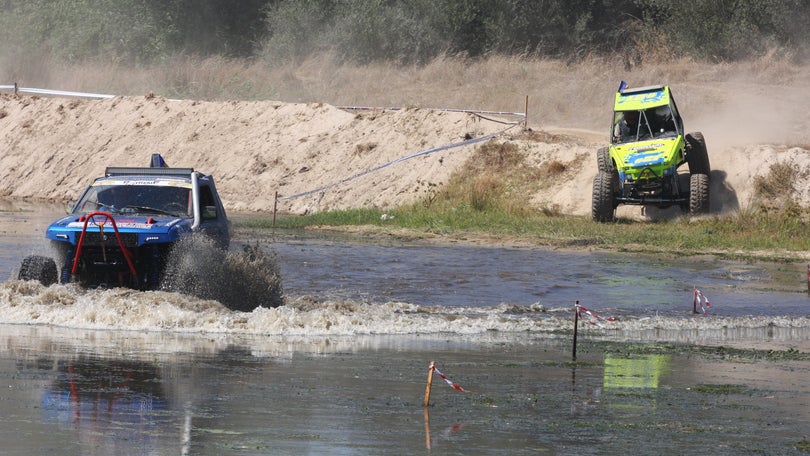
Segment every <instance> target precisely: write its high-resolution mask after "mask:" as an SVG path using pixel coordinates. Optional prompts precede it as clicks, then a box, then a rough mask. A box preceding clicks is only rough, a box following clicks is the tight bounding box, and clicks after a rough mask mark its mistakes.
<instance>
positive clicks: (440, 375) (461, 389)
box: [433, 365, 471, 393]
mask: <svg viewBox="0 0 810 456" xmlns="http://www.w3.org/2000/svg"><path fill="white" fill-rule="evenodd" d="M433 372H436V373H437V374H439V377H441V378H442V380H444V381H445V382H447V384H448V385H450V387H451V388H453V389H456V390H458V391H461V392H462V393H470V392H471V391H467V390H465V389H464V388H462V387H461V386H459V385H458V384H457V383H453V382H452V381H451V380H450V379H449V378H447V376H445V375H444V374H442V373H441V371H439V369H438V368H437V367H436V366H435V365H434V366H433Z"/></svg>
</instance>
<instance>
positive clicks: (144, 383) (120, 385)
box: [41, 356, 172, 454]
mask: <svg viewBox="0 0 810 456" xmlns="http://www.w3.org/2000/svg"><path fill="white" fill-rule="evenodd" d="M41 407H42V412H43V415H44V416H43V420H44V421H45V422H46V423H47V422H53V423H56V424H58V425H59V426H61V427H64V428H69V429H70V430H73V431H75V432H76V434H78V440H79V441H80V442H82V443H83V444H84V445H88V446H89V447H103V448H107V449H112V450H114V452H113V453H114V454H123V453H126V452H128V451H131V450H132V449H133V448H138V449H155V448H158V447H160V444H159V442H158V437H159V436H160V434H161V431H162V429H163V428H165V427H167V426H171V425H172V419H171V417H170V415H169V414H167V412H169V411H170V410H171V407H170V405H169V402H168V399H167V397H166V393H165V391H164V390H163V387H162V380H161V379H160V372H159V368H158V367H157V366H156V365H155V364H153V363H146V362H140V361H127V360H108V359H100V358H92V357H87V356H81V357H79V358H78V359H75V360H59V361H57V362H56V379H55V380H54V381H53V383H52V384H51V385H50V386H49V387H46V388H45V390H44V391H43V394H42V404H41ZM122 445H123V446H124V448H119V447H120V446H122Z"/></svg>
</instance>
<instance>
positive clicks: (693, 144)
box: [686, 132, 712, 175]
mask: <svg viewBox="0 0 810 456" xmlns="http://www.w3.org/2000/svg"><path fill="white" fill-rule="evenodd" d="M686 162H687V163H688V164H689V173H690V174H706V175H709V173H711V171H712V168H711V166H710V165H709V152H708V150H707V149H706V140H705V139H704V138H703V133H700V132H694V133H688V134H687V135H686Z"/></svg>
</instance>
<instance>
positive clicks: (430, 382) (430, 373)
mask: <svg viewBox="0 0 810 456" xmlns="http://www.w3.org/2000/svg"><path fill="white" fill-rule="evenodd" d="M435 369H436V365H435V364H434V362H433V361H431V362H430V367H428V378H427V387H426V388H425V407H427V406H428V405H429V404H430V387H431V385H433V371H434V370H435Z"/></svg>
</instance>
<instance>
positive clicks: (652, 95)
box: [613, 86, 671, 111]
mask: <svg viewBox="0 0 810 456" xmlns="http://www.w3.org/2000/svg"><path fill="white" fill-rule="evenodd" d="M670 98H671V95H670V93H669V87H668V86H659V87H656V88H655V89H653V90H650V91H644V92H639V93H622V92H616V100H615V102H614V104H613V110H614V111H638V110H641V109H649V108H655V107H658V106H667V105H668V104H669V100H670Z"/></svg>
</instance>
